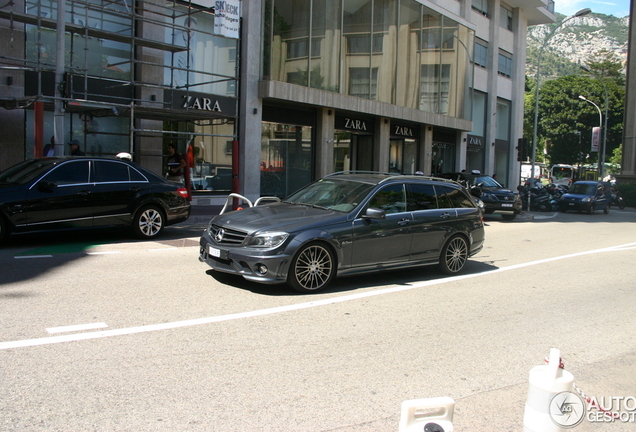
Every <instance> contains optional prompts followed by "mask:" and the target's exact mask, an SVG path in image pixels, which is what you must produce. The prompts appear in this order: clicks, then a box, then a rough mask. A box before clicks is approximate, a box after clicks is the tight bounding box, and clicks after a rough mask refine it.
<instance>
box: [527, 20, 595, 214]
mask: <svg viewBox="0 0 636 432" xmlns="http://www.w3.org/2000/svg"><path fill="white" fill-rule="evenodd" d="M591 12H592V10H591V9H590V8H585V9H581V10H580V11H578V12H577V13H575V14H574V15H572V16H570V17H568V18H566V19H564V20H563V21H561V23H559V25H558V26H556V27H555V28H554V29H553V30H552V32H550V34H549V35H548V36H547V37H546V38H545V39H544V40H543V43H542V44H541V48H540V49H539V55H538V58H537V71H536V77H535V95H534V127H533V129H532V165H531V171H530V176H531V177H532V178H534V166H535V164H536V158H537V130H538V126H539V78H540V76H541V73H540V72H541V57H542V56H543V50H544V49H545V47H546V45H547V44H548V42H549V41H550V39H552V36H554V34H555V33H556V31H557V30H558V29H559V28H560V27H561V26H562V25H563V24H565V23H566V22H568V21H570V20H571V19H573V18H578V17H582V16H584V15H588V14H589V13H591ZM529 209H530V194H528V210H529Z"/></svg>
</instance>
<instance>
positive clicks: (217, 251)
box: [208, 246, 221, 258]
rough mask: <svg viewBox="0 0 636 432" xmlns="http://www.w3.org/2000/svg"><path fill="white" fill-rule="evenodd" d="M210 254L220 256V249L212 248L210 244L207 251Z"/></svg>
mask: <svg viewBox="0 0 636 432" xmlns="http://www.w3.org/2000/svg"><path fill="white" fill-rule="evenodd" d="M208 253H209V254H210V255H212V256H213V257H216V258H221V249H217V248H214V247H212V246H210V250H209V251H208Z"/></svg>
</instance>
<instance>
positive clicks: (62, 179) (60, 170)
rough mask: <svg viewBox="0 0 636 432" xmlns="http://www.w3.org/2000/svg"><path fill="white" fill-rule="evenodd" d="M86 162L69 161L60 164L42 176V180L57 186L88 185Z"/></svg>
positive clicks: (87, 162)
mask: <svg viewBox="0 0 636 432" xmlns="http://www.w3.org/2000/svg"><path fill="white" fill-rule="evenodd" d="M88 164H89V161H88V160H79V161H71V162H66V163H63V164H61V165H60V166H58V167H56V168H55V169H53V170H52V171H51V172H50V173H48V174H47V175H45V176H44V178H43V179H42V180H44V181H47V182H53V183H55V184H57V185H58V186H64V185H73V184H86V183H88V172H89V171H88Z"/></svg>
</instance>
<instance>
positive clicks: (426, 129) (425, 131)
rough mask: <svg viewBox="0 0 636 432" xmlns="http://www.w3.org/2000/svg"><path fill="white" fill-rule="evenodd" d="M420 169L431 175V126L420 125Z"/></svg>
mask: <svg viewBox="0 0 636 432" xmlns="http://www.w3.org/2000/svg"><path fill="white" fill-rule="evenodd" d="M420 143H421V144H420V148H421V149H422V153H421V154H420V171H422V172H423V173H424V174H425V175H431V173H432V166H433V127H432V126H429V125H422V126H421V127H420Z"/></svg>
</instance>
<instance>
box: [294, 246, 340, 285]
mask: <svg viewBox="0 0 636 432" xmlns="http://www.w3.org/2000/svg"><path fill="white" fill-rule="evenodd" d="M292 272H293V275H292V277H293V282H294V283H293V287H294V288H295V289H297V290H299V291H304V292H306V291H316V290H318V289H320V288H323V287H324V286H326V285H327V284H328V283H329V282H330V281H331V278H332V276H333V274H334V260H333V257H332V255H331V253H330V252H329V250H327V248H325V247H324V246H322V245H319V244H312V245H308V246H307V247H305V249H303V250H302V251H300V253H299V254H298V256H297V257H296V259H295V260H294V263H293V267H292Z"/></svg>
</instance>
